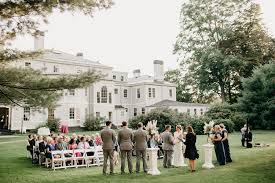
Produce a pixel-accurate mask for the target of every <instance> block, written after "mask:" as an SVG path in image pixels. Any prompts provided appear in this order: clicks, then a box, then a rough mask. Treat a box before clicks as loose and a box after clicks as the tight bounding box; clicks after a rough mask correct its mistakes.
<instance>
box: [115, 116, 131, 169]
mask: <svg viewBox="0 0 275 183" xmlns="http://www.w3.org/2000/svg"><path fill="white" fill-rule="evenodd" d="M133 138H134V134H133V132H132V130H130V129H129V128H128V125H127V122H126V121H123V122H122V129H121V130H120V131H119V132H118V144H119V147H120V153H121V174H124V173H125V171H124V169H125V158H126V157H127V161H128V169H129V172H130V173H133V164H132V150H133Z"/></svg>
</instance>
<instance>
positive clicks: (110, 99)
mask: <svg viewBox="0 0 275 183" xmlns="http://www.w3.org/2000/svg"><path fill="white" fill-rule="evenodd" d="M109 103H110V104H111V103H112V93H109Z"/></svg>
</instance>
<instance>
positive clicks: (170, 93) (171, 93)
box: [169, 89, 173, 97]
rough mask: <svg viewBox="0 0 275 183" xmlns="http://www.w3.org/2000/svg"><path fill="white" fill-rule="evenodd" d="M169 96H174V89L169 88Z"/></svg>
mask: <svg viewBox="0 0 275 183" xmlns="http://www.w3.org/2000/svg"><path fill="white" fill-rule="evenodd" d="M169 96H170V97H173V91H172V89H170V90H169Z"/></svg>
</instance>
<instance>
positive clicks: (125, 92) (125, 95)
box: [123, 89, 128, 98]
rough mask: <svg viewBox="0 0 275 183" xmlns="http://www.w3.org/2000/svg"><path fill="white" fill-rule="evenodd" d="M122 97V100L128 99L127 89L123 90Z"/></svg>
mask: <svg viewBox="0 0 275 183" xmlns="http://www.w3.org/2000/svg"><path fill="white" fill-rule="evenodd" d="M123 95H124V98H127V97H128V90H127V89H124V90H123Z"/></svg>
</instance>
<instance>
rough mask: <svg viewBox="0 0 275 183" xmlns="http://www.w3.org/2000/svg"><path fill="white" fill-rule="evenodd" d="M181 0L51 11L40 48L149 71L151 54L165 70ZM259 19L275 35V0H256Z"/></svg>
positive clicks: (170, 64)
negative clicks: (79, 11) (85, 12)
mask: <svg viewBox="0 0 275 183" xmlns="http://www.w3.org/2000/svg"><path fill="white" fill-rule="evenodd" d="M183 1H184V0H114V2H115V5H114V6H113V7H112V8H111V9H109V10H106V11H105V10H104V11H100V12H97V13H96V14H95V16H94V17H89V16H84V15H82V14H77V13H75V14H74V15H72V14H71V13H64V14H59V13H55V14H53V15H51V16H50V18H49V21H50V24H48V25H46V26H43V30H46V31H47V32H46V33H45V48H48V49H52V48H54V49H57V50H60V51H64V52H68V53H71V54H76V53H77V52H83V54H84V57H85V58H88V59H90V60H94V61H100V62H101V63H102V64H106V65H110V66H113V67H114V70H116V71H126V72H130V73H132V70H134V69H141V72H142V74H152V73H153V60H155V59H160V60H163V61H164V63H165V70H168V69H173V68H176V67H178V63H177V56H176V55H173V44H174V43H175V40H176V36H177V34H178V32H179V15H180V8H181V4H182V2H183ZM257 1H258V2H259V3H261V5H262V10H263V18H264V23H265V24H266V26H267V28H268V30H269V32H270V33H271V34H273V35H275V13H274V8H275V0H257ZM13 46H14V47H16V48H19V49H24V50H25V49H33V38H32V37H20V38H18V39H17V40H16V41H15V42H14V44H13Z"/></svg>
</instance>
